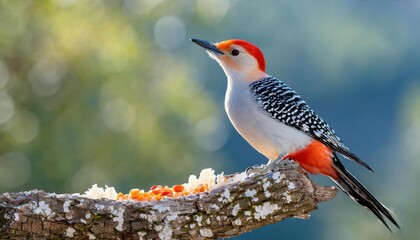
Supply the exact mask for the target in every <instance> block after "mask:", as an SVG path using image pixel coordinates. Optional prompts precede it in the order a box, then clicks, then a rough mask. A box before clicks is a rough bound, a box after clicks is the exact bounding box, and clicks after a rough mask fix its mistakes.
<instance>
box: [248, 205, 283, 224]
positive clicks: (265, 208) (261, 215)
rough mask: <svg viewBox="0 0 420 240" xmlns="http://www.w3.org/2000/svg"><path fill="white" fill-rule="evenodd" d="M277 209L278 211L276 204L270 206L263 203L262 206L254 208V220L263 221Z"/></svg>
mask: <svg viewBox="0 0 420 240" xmlns="http://www.w3.org/2000/svg"><path fill="white" fill-rule="evenodd" d="M278 209H279V206H278V205H277V204H271V203H270V202H265V203H264V204H263V205H258V206H255V214H254V218H255V219H257V220H260V219H265V218H266V217H267V216H268V215H270V214H272V213H273V212H274V211H276V210H278Z"/></svg>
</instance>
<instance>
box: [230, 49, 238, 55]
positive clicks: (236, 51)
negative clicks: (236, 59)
mask: <svg viewBox="0 0 420 240" xmlns="http://www.w3.org/2000/svg"><path fill="white" fill-rule="evenodd" d="M231 54H232V55H233V56H238V55H239V51H238V49H233V50H232V52H231Z"/></svg>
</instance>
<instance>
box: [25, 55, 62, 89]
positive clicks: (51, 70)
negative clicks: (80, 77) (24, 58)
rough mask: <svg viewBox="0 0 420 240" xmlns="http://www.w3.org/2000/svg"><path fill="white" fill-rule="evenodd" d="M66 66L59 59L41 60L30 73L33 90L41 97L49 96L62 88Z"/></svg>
mask: <svg viewBox="0 0 420 240" xmlns="http://www.w3.org/2000/svg"><path fill="white" fill-rule="evenodd" d="M65 73H66V66H65V65H64V64H63V63H62V62H60V61H58V60H50V59H44V60H41V61H40V62H39V63H38V64H37V65H36V66H35V67H34V68H33V69H32V70H31V72H30V73H29V80H30V83H31V85H32V91H33V93H34V94H35V95H37V96H40V97H49V96H52V95H53V94H55V93H56V92H57V91H58V89H59V88H60V84H61V80H62V79H63V77H64V75H65Z"/></svg>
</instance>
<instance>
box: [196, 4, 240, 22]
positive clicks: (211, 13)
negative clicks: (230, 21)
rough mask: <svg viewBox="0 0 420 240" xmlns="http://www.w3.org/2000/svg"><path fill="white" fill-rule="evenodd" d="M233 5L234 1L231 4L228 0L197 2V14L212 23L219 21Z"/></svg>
mask: <svg viewBox="0 0 420 240" xmlns="http://www.w3.org/2000/svg"><path fill="white" fill-rule="evenodd" d="M235 3H236V2H235V1H234V2H232V1H230V0H213V1H207V0H198V1H197V12H199V14H200V15H201V16H203V17H206V18H208V19H211V20H213V21H220V20H222V19H223V18H224V17H225V15H226V13H227V12H228V11H229V9H230V8H231V7H232V5H234V4H235Z"/></svg>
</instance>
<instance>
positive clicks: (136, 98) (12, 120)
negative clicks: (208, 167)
mask: <svg viewBox="0 0 420 240" xmlns="http://www.w3.org/2000/svg"><path fill="white" fill-rule="evenodd" d="M0 4H1V6H0V19H1V20H0V21H1V22H2V24H1V25H2V28H1V29H0V39H1V40H0V54H1V62H0V63H1V65H0V66H1V68H0V69H1V79H2V80H1V82H2V88H1V90H0V91H1V92H0V114H1V116H2V117H1V118H0V123H1V125H0V126H1V127H2V133H1V135H0V152H1V153H2V155H3V154H4V156H3V158H4V160H3V161H5V162H10V161H11V162H13V163H7V164H6V163H5V166H6V167H3V168H0V170H2V171H4V172H5V173H4V174H3V177H2V181H1V182H2V184H0V190H1V191H7V190H9V191H10V190H14V191H16V190H23V189H30V188H43V189H45V190H48V191H59V192H72V191H76V192H80V191H83V190H85V189H86V188H87V187H88V186H90V185H91V184H93V183H95V182H98V183H100V184H109V185H113V186H117V187H118V186H119V187H120V189H121V186H124V188H125V190H127V189H128V188H130V186H131V187H134V186H136V185H137V186H139V185H140V186H141V185H143V186H145V185H146V184H150V183H151V182H152V181H153V180H154V181H155V183H156V181H159V182H162V183H164V182H165V181H166V182H173V181H174V180H175V179H176V180H178V181H181V180H184V179H185V178H186V177H185V176H188V175H187V173H188V171H190V172H191V171H198V170H199V169H200V167H203V165H204V163H206V161H209V154H208V152H206V151H203V150H202V149H200V148H199V147H198V145H197V144H195V143H194V129H195V126H196V125H197V124H198V123H200V121H202V120H203V119H207V118H209V117H213V118H214V116H215V111H214V109H215V107H214V102H213V100H212V99H211V98H210V97H209V96H208V94H206V92H205V91H203V89H202V87H201V86H200V84H199V83H198V82H196V81H195V80H194V79H193V78H192V77H193V74H192V73H191V69H190V67H188V65H187V63H186V62H185V61H184V60H183V59H181V58H176V57H174V56H172V55H171V54H170V53H169V52H166V51H162V50H161V49H160V48H159V47H158V46H156V44H155V43H154V38H153V31H151V30H150V28H151V27H153V25H154V23H155V21H157V20H159V16H160V15H162V14H163V13H164V12H166V11H169V10H174V9H179V10H181V9H182V8H183V5H182V4H180V5H177V4H168V5H166V6H165V5H160V6H159V8H156V9H154V8H152V7H153V6H150V7H149V8H150V9H149V11H147V12H144V13H142V14H133V13H132V12H131V11H132V10H133V9H130V7H131V6H128V5H127V3H124V2H118V1H115V2H114V1H106V2H105V1H104V2H102V1H87V2H84V1H75V2H73V1H15V2H8V1H1V2H0ZM144 4H149V5H153V4H155V3H154V2H153V1H149V2H145V3H144ZM182 24H183V23H182ZM163 27H165V26H163ZM166 27H167V26H166ZM169 27H170V26H169ZM181 27H183V25H182V26H181ZM163 31H164V30H163ZM184 35H185V33H184ZM184 35H183V36H181V37H182V39H183V38H184V37H185V36H184ZM163 37H168V36H163ZM169 37H170V36H169ZM178 44H179V43H178ZM204 137H205V136H204ZM7 159H8V160H7ZM19 163H20V164H19ZM22 166H25V167H22ZM215 166H217V164H216V165H215ZM7 172H9V173H7ZM7 174H9V175H7ZM19 179H20V180H19ZM21 179H25V181H22V180H21ZM18 183H20V184H18ZM145 187H147V185H146V186H145ZM122 190H123V189H122Z"/></svg>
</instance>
